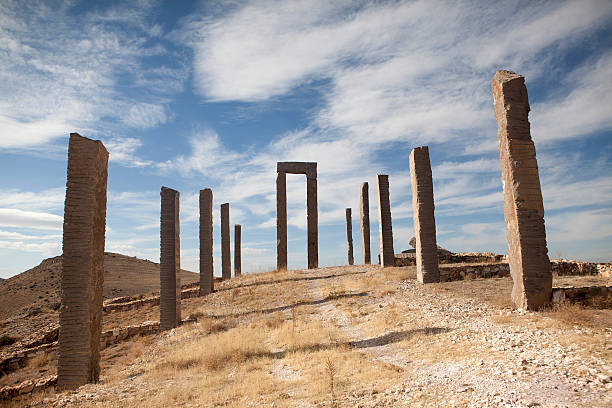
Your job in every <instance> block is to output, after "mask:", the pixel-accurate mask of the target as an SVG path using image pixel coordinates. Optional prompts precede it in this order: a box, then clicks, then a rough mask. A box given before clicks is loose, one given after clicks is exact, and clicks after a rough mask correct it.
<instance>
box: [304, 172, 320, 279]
mask: <svg viewBox="0 0 612 408" xmlns="http://www.w3.org/2000/svg"><path fill="white" fill-rule="evenodd" d="M306 177H307V178H306V211H307V214H306V216H307V219H308V269H315V268H318V267H319V214H318V211H317V179H316V178H310V177H308V175H307V176H306Z"/></svg>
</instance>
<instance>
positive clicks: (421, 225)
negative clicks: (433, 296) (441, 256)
mask: <svg viewBox="0 0 612 408" xmlns="http://www.w3.org/2000/svg"><path fill="white" fill-rule="evenodd" d="M410 180H411V184H412V216H413V223H414V235H415V238H416V243H415V244H416V245H415V248H416V260H417V281H419V282H420V283H432V282H439V281H440V271H439V270H438V249H437V244H436V220H435V216H434V196H433V180H432V176H431V164H430V162H429V149H428V147H427V146H423V147H417V148H415V149H412V152H411V153H410Z"/></svg>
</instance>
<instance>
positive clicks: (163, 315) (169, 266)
mask: <svg viewBox="0 0 612 408" xmlns="http://www.w3.org/2000/svg"><path fill="white" fill-rule="evenodd" d="M160 195H161V221H160V223H161V228H160V238H161V239H160V242H161V245H160V247H161V248H160V252H159V283H160V290H159V298H160V299H159V327H160V329H161V330H169V329H172V328H174V327H176V326H178V325H179V324H180V323H181V276H180V275H179V271H180V270H181V244H180V238H179V237H180V227H179V224H180V222H179V192H178V191H176V190H173V189H171V188H167V187H162V188H161V193H160Z"/></svg>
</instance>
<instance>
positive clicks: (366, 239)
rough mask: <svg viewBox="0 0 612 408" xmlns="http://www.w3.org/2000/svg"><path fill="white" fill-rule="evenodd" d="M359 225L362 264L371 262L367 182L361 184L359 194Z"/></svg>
mask: <svg viewBox="0 0 612 408" xmlns="http://www.w3.org/2000/svg"><path fill="white" fill-rule="evenodd" d="M359 225H360V227H361V259H362V261H363V263H364V265H368V264H370V263H371V262H372V259H371V256H370V198H369V193H368V183H367V182H365V183H363V184H362V185H361V193H360V194H359Z"/></svg>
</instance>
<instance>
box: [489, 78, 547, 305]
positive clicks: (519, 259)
mask: <svg viewBox="0 0 612 408" xmlns="http://www.w3.org/2000/svg"><path fill="white" fill-rule="evenodd" d="M491 87H492V91H493V105H494V111H495V119H496V120H497V125H498V131H497V140H498V145H499V156H500V165H501V180H502V186H503V190H504V217H505V219H506V229H507V233H508V263H509V264H510V274H511V275H512V280H513V281H514V286H513V288H512V300H513V301H514V304H515V305H516V306H517V307H519V308H523V309H530V310H533V309H537V308H538V307H539V306H541V305H544V304H545V303H547V302H549V301H550V298H551V294H552V272H551V268H550V260H549V259H548V249H547V248H546V229H545V226H544V206H543V204H542V192H541V190H540V177H539V174H538V163H537V160H536V152H535V146H534V144H533V140H532V139H531V134H530V129H529V120H528V114H529V109H530V108H529V99H528V96H527V88H526V87H525V78H524V77H522V76H520V75H517V74H515V73H514V72H510V71H497V72H496V73H495V76H494V77H493V79H492V81H491Z"/></svg>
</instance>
